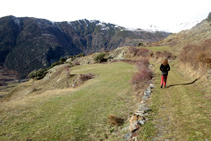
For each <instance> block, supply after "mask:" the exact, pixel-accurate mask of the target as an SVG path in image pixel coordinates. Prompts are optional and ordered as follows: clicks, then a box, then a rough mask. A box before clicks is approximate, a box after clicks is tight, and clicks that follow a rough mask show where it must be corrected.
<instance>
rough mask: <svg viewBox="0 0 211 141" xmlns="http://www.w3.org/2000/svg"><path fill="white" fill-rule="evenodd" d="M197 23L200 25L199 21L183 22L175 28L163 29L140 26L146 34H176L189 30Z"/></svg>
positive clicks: (153, 26) (154, 26)
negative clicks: (157, 32)
mask: <svg viewBox="0 0 211 141" xmlns="http://www.w3.org/2000/svg"><path fill="white" fill-rule="evenodd" d="M198 23H200V21H194V22H184V23H180V24H176V25H175V26H171V27H163V28H161V27H158V26H156V25H147V26H142V29H143V30H144V31H148V32H156V31H164V32H172V33H178V32H180V31H182V30H188V29H191V28H192V27H194V26H195V25H196V24H198Z"/></svg>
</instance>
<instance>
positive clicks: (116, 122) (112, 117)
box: [108, 115, 125, 126]
mask: <svg viewBox="0 0 211 141" xmlns="http://www.w3.org/2000/svg"><path fill="white" fill-rule="evenodd" d="M124 121H125V120H124V119H123V118H120V117H117V116H116V115H109V116H108V123H109V124H111V125H115V126H120V125H123V124H124Z"/></svg>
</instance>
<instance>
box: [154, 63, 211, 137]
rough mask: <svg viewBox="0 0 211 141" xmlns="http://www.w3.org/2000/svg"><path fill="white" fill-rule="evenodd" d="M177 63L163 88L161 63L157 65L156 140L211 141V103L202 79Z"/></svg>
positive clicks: (155, 96)
mask: <svg viewBox="0 0 211 141" xmlns="http://www.w3.org/2000/svg"><path fill="white" fill-rule="evenodd" d="M174 63H175V62H171V63H170V66H171V71H170V72H169V76H168V79H167V88H160V76H161V74H160V70H159V66H160V64H155V65H154V71H155V87H156V88H155V89H154V91H153V95H152V99H151V101H150V105H151V107H152V110H153V119H152V121H151V122H152V123H153V125H154V127H155V133H154V135H153V138H152V140H166V141H168V140H182V141H183V140H184V141H186V140H197V141H198V140H202V141H211V111H210V110H211V102H210V101H209V98H207V97H206V96H205V95H204V94H203V93H202V92H201V86H200V78H188V77H187V76H184V75H183V74H182V73H181V72H179V71H178V70H177V69H176V67H175V64H174Z"/></svg>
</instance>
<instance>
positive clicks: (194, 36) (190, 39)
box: [151, 19, 211, 51]
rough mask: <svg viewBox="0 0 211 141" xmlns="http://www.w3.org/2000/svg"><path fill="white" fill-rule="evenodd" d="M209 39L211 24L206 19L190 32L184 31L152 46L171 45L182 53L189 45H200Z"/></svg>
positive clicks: (210, 37) (210, 36)
mask: <svg viewBox="0 0 211 141" xmlns="http://www.w3.org/2000/svg"><path fill="white" fill-rule="evenodd" d="M208 39H211V23H210V22H209V21H208V19H206V20H203V21H202V22H200V23H199V24H197V25H196V26H194V27H193V28H191V29H190V30H184V31H181V32H179V33H175V34H171V35H170V36H168V37H167V38H165V39H163V40H161V41H159V42H156V43H152V44H151V46H158V45H159V46H162V45H170V46H172V47H174V48H175V49H176V50H177V51H180V50H181V49H182V48H183V47H184V46H186V45H188V44H199V43H201V42H203V41H206V40H208Z"/></svg>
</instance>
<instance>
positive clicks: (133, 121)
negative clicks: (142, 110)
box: [129, 114, 141, 132]
mask: <svg viewBox="0 0 211 141" xmlns="http://www.w3.org/2000/svg"><path fill="white" fill-rule="evenodd" d="M139 120H141V117H140V116H139V115H136V114H134V115H133V116H132V117H131V119H130V127H129V130H130V131H131V132H135V131H136V130H137V129H138V128H139V122H138V121H139Z"/></svg>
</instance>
